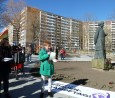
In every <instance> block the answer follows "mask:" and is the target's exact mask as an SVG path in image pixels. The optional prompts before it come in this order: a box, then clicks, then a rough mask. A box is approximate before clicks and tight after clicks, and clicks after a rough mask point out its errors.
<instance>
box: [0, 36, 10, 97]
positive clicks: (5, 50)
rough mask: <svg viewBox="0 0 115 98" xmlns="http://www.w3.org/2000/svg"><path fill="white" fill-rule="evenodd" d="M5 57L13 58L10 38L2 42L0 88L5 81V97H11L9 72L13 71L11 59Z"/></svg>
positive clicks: (0, 45)
mask: <svg viewBox="0 0 115 98" xmlns="http://www.w3.org/2000/svg"><path fill="white" fill-rule="evenodd" d="M4 58H12V54H11V46H10V45H9V42H8V39H7V38H4V39H2V41H1V42H0V90H1V82H2V81H3V89H4V97H5V98H11V96H10V94H9V90H8V88H9V73H10V72H11V66H10V63H11V62H10V61H4Z"/></svg>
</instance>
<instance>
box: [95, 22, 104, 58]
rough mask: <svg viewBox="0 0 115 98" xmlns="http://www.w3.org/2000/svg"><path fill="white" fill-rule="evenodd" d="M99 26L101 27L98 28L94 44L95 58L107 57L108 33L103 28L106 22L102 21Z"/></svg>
mask: <svg viewBox="0 0 115 98" xmlns="http://www.w3.org/2000/svg"><path fill="white" fill-rule="evenodd" d="M98 26H99V27H98V28H97V30H96V33H95V36H94V44H95V55H94V59H106V49H105V36H106V34H105V32H104V30H103V27H104V22H100V23H99V24H98Z"/></svg>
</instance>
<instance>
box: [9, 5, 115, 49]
mask: <svg viewBox="0 0 115 98" xmlns="http://www.w3.org/2000/svg"><path fill="white" fill-rule="evenodd" d="M20 14H21V19H20V31H19V33H18V34H17V32H16V31H15V28H16V26H11V25H10V26H9V29H8V30H9V41H10V44H12V43H13V42H15V43H16V42H18V43H21V45H23V46H26V45H27V44H38V45H42V43H43V41H44V40H49V41H50V42H51V45H52V46H58V47H64V48H66V49H84V50H94V49H95V45H94V34H95V32H96V29H97V27H98V21H97V22H82V21H80V20H76V19H72V18H67V17H63V16H60V15H56V14H53V13H50V12H46V11H43V10H39V9H36V8H32V7H26V8H24V9H23V10H22V11H21V13H20ZM104 22H105V26H104V29H105V33H106V34H107V37H106V48H107V49H109V50H114V49H115V21H104Z"/></svg>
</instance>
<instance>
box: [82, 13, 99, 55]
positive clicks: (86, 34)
mask: <svg viewBox="0 0 115 98" xmlns="http://www.w3.org/2000/svg"><path fill="white" fill-rule="evenodd" d="M83 20H84V24H83V36H82V37H83V46H84V48H85V49H86V50H87V51H88V53H89V24H90V23H93V22H94V23H95V22H96V21H97V18H96V16H94V15H93V14H89V13H87V14H85V15H84V19H83Z"/></svg>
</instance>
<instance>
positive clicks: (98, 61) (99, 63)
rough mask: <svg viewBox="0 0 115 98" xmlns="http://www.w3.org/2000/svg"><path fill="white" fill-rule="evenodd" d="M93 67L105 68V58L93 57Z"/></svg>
mask: <svg viewBox="0 0 115 98" xmlns="http://www.w3.org/2000/svg"><path fill="white" fill-rule="evenodd" d="M92 67H93V68H98V69H105V67H106V64H105V60H104V59H93V60H92Z"/></svg>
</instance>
